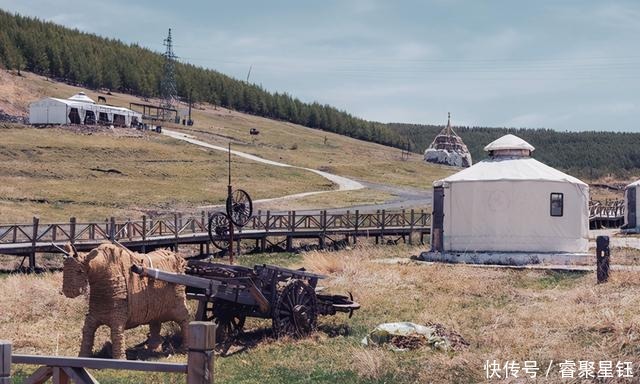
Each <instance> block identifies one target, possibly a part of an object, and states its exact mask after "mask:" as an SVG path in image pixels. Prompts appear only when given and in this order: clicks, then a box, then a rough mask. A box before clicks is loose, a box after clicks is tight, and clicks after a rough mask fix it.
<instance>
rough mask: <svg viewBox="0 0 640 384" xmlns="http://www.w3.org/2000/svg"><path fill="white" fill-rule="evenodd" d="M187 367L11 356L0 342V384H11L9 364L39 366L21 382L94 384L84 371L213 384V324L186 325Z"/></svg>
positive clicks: (118, 361)
mask: <svg viewBox="0 0 640 384" xmlns="http://www.w3.org/2000/svg"><path fill="white" fill-rule="evenodd" d="M187 345H188V348H189V350H188V355H187V364H179V363H162V362H145V361H128V360H111V359H91V358H78V357H58V356H36V355H19V354H12V353H11V343H10V342H7V341H0V384H11V364H12V363H13V364H30V365H39V366H40V368H38V369H36V371H35V372H34V373H33V374H31V376H30V377H29V378H28V379H27V380H26V381H25V382H26V383H30V384H40V383H44V382H46V381H47V380H49V379H50V378H52V379H53V383H54V384H61V383H68V382H69V381H73V382H75V383H77V384H96V383H98V381H97V380H96V379H95V378H94V377H93V376H92V375H91V374H90V373H89V372H88V371H87V369H117V370H128V371H146V372H163V373H164V372H167V373H171V372H173V373H182V374H186V375H187V384H205V383H206V384H209V383H213V357H214V353H213V349H214V346H215V324H213V323H210V322H200V321H194V322H191V324H189V336H188V341H187Z"/></svg>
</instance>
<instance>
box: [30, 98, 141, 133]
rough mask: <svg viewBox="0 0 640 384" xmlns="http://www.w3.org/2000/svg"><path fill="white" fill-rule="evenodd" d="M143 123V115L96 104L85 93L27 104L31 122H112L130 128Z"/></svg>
mask: <svg viewBox="0 0 640 384" xmlns="http://www.w3.org/2000/svg"><path fill="white" fill-rule="evenodd" d="M140 122H142V114H141V113H140V112H136V111H132V110H130V109H128V108H123V107H115V106H113V105H104V104H96V103H95V102H94V101H93V100H92V99H91V98H90V97H89V96H87V95H86V94H85V93H84V92H80V93H77V94H75V95H73V96H71V97H69V98H68V99H58V98H55V97H46V98H44V99H41V100H38V101H34V102H33V103H31V104H30V105H29V124H33V125H66V124H82V125H94V124H101V125H114V126H121V127H131V125H136V124H138V123H140Z"/></svg>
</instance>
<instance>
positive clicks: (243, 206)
mask: <svg viewBox="0 0 640 384" xmlns="http://www.w3.org/2000/svg"><path fill="white" fill-rule="evenodd" d="M252 214H253V203H252V202H251V197H250V196H249V194H248V193H247V192H246V191H244V190H242V189H236V190H235V191H233V192H232V193H231V196H229V197H227V215H228V216H229V218H230V219H231V222H232V223H233V224H235V225H237V226H238V227H244V226H245V224H247V223H248V222H249V219H250V218H251V215H252Z"/></svg>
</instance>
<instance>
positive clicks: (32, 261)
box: [29, 216, 40, 271]
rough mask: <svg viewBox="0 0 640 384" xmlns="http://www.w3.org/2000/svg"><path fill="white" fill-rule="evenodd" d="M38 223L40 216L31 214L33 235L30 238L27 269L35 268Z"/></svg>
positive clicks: (32, 269)
mask: <svg viewBox="0 0 640 384" xmlns="http://www.w3.org/2000/svg"><path fill="white" fill-rule="evenodd" d="M38 223H40V218H39V217H38V216H33V237H32V238H31V253H30V254H29V269H30V270H31V271H34V270H35V269H36V243H37V242H38Z"/></svg>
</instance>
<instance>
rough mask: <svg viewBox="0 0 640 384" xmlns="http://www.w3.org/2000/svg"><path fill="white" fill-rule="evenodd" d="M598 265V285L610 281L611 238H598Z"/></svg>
mask: <svg viewBox="0 0 640 384" xmlns="http://www.w3.org/2000/svg"><path fill="white" fill-rule="evenodd" d="M596 264H597V277H598V284H601V283H606V282H607V280H609V236H598V237H596Z"/></svg>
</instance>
